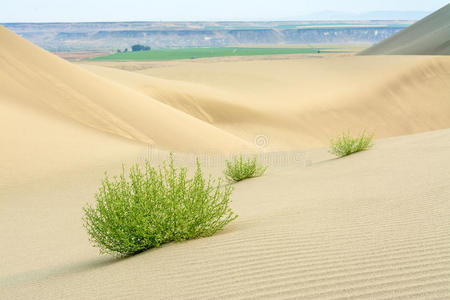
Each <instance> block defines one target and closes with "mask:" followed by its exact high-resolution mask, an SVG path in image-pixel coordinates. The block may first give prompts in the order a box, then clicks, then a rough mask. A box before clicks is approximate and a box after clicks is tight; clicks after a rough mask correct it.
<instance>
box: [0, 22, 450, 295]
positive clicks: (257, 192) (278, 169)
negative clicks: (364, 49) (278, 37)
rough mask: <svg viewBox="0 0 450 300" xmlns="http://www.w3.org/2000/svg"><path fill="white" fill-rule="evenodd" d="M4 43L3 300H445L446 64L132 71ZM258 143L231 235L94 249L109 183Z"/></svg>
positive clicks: (4, 36) (189, 66)
mask: <svg viewBox="0 0 450 300" xmlns="http://www.w3.org/2000/svg"><path fill="white" fill-rule="evenodd" d="M0 42H1V43H0V108H1V109H0V126H1V128H2V131H1V134H0V141H1V142H2V146H1V148H0V165H1V166H2V168H0V185H1V186H0V243H1V245H2V246H1V247H0V257H1V258H2V259H1V260H0V298H1V299H2V300H3V299H149V298H155V299H217V298H221V299H248V298H257V299H299V298H300V299H448V298H450V289H449V286H450V247H449V245H450V235H449V226H450V202H449V201H448V199H449V198H450V180H449V178H450V171H449V170H450V160H449V159H448V157H449V155H450V129H443V128H449V127H450V101H449V100H450V99H449V95H450V57H440V56H436V57H430V56H409V57H406V56H396V57H393V56H385V57H381V56H367V57H328V58H318V57H316V58H312V57H311V58H305V59H289V60H278V61H266V60H265V61H259V60H253V61H233V62H215V63H212V62H210V63H206V62H200V63H192V62H185V63H180V64H177V65H172V66H170V67H159V68H154V69H147V70H141V71H138V72H127V71H122V70H116V69H111V68H106V67H101V66H95V65H74V64H71V63H68V62H66V61H63V60H61V59H59V58H57V57H55V56H53V55H51V54H49V53H47V52H45V51H43V50H41V49H39V48H37V47H35V46H33V45H32V44H30V43H28V42H26V41H25V40H23V39H21V38H20V37H18V36H16V35H14V34H13V33H11V32H9V31H7V30H6V29H4V28H3V27H0ZM362 128H367V129H369V130H375V131H376V136H377V137H378V138H381V137H392V136H395V137H392V138H389V139H384V140H377V142H376V146H375V147H374V149H372V150H370V151H365V152H362V153H358V154H355V155H352V156H349V157H346V158H342V159H334V158H333V157H331V155H330V154H329V153H328V152H327V148H324V147H321V148H311V147H315V146H323V145H325V144H327V143H328V140H329V138H330V137H332V136H334V135H335V134H337V133H339V132H341V131H342V130H345V129H350V130H352V131H359V130H360V129H362ZM436 129H440V130H436ZM430 130H436V131H430ZM425 131H427V132H425ZM417 132H425V133H420V134H415V135H406V134H412V133H417ZM256 136H262V137H264V138H265V139H266V140H264V141H263V145H261V146H263V147H262V148H264V150H269V151H264V152H263V151H261V152H259V155H261V160H264V161H265V162H266V163H267V164H268V165H269V169H268V173H267V175H265V176H263V177H260V178H255V179H251V180H246V181H243V182H240V183H238V184H236V185H235V191H234V192H233V195H232V200H233V203H232V206H233V209H234V210H235V211H236V212H237V214H239V218H238V219H237V220H236V221H234V222H233V223H231V224H230V225H229V226H227V227H226V228H225V230H223V231H222V232H220V233H218V234H216V235H214V236H213V237H210V238H204V239H197V240H192V241H188V242H183V243H171V244H168V245H164V246H163V247H162V248H159V249H152V250H150V251H147V252H144V253H142V254H139V255H136V256H134V257H131V258H127V259H122V260H116V259H113V258H110V257H107V256H98V253H97V249H94V248H92V247H91V245H90V244H89V242H88V237H87V234H86V232H85V230H84V228H83V227H82V221H81V218H82V207H83V206H84V205H85V203H86V202H90V201H92V200H93V195H94V193H95V191H96V190H97V188H98V187H99V185H100V182H101V179H102V177H103V176H104V172H105V171H108V172H109V173H110V174H113V175H114V174H118V173H119V172H120V171H121V169H122V163H124V164H125V165H126V166H129V165H130V163H132V162H135V161H141V159H142V158H150V159H151V161H152V162H153V163H155V164H156V163H158V162H160V161H161V160H162V159H165V158H167V154H168V153H167V151H165V150H161V149H172V150H177V151H178V153H177V155H176V158H177V162H178V163H179V164H182V165H184V166H188V167H193V166H194V157H195V156H194V155H193V153H192V152H196V151H198V152H202V153H204V152H215V154H208V155H206V154H203V155H202V156H201V160H203V161H204V164H203V166H204V168H205V172H206V173H212V174H214V175H220V174H221V171H222V170H223V168H224V158H226V157H225V156H222V155H223V153H225V152H238V151H239V152H240V151H244V150H255V149H258V148H257V147H256V146H255V145H253V143H254V139H255V137H256ZM301 148H308V149H309V150H299V149H301ZM270 150H283V151H280V152H270ZM180 151H181V152H182V151H185V152H186V153H184V154H183V153H180ZM217 152H221V153H222V154H220V153H217Z"/></svg>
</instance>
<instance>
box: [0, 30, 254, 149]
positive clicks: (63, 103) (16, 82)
mask: <svg viewBox="0 0 450 300" xmlns="http://www.w3.org/2000/svg"><path fill="white" fill-rule="evenodd" d="M0 41H1V47H0V63H1V69H0V70H1V71H0V82H1V86H0V98H1V99H2V100H3V101H13V102H15V103H22V104H23V105H25V106H28V107H34V108H35V109H38V110H39V111H41V112H45V113H47V114H48V115H53V116H54V117H56V118H59V119H64V118H66V119H71V120H75V121H77V122H78V123H80V124H83V125H87V126H89V127H91V128H95V129H96V130H100V131H103V132H108V133H112V134H115V135H118V136H122V137H125V138H128V139H132V140H135V141H140V142H143V143H147V144H152V145H158V146H159V147H161V148H166V149H173V150H175V149H176V150H185V151H186V150H190V151H215V152H220V151H231V150H235V149H236V148H240V149H250V148H251V144H250V143H247V142H245V141H243V140H241V139H239V138H237V137H234V136H233V135H231V134H230V133H228V132H224V131H222V130H220V129H217V128H215V127H214V126H211V125H210V124H206V123H205V122H202V121H200V120H198V119H196V118H193V117H192V116H190V115H187V114H185V113H181V112H180V111H178V110H176V109H174V108H172V107H170V106H168V105H165V104H162V103H161V102H159V101H155V100H154V99H152V98H150V97H147V96H145V95H142V94H140V93H138V92H136V91H133V90H131V89H128V88H126V87H124V86H122V85H119V84H116V83H114V82H111V81H109V80H107V79H104V78H101V77H99V76H96V75H95V74H92V73H90V72H87V71H85V70H83V69H81V68H79V67H77V66H74V65H73V64H70V63H68V62H66V61H64V60H62V59H60V58H58V57H56V56H54V55H52V54H50V53H48V52H46V51H44V50H42V49H40V48H38V47H36V46H34V45H32V44H31V43H29V42H27V41H25V40H24V39H22V38H20V37H18V36H17V35H15V34H14V33H12V32H10V31H9V30H7V29H5V28H4V27H0ZM188 128H189V130H188ZM183 140H184V141H185V142H183Z"/></svg>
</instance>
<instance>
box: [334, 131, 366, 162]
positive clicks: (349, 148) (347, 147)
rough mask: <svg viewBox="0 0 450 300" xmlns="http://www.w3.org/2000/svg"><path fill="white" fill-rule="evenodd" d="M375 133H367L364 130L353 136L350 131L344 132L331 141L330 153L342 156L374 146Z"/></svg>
mask: <svg viewBox="0 0 450 300" xmlns="http://www.w3.org/2000/svg"><path fill="white" fill-rule="evenodd" d="M373 136H374V134H373V133H371V134H367V133H366V131H365V130H363V131H362V132H361V133H360V134H359V135H358V136H357V137H352V136H351V135H350V133H349V132H346V133H345V132H344V133H342V135H340V136H338V137H337V138H336V139H332V140H331V142H330V151H329V152H330V153H331V154H334V155H336V156H339V157H342V156H347V155H349V154H352V153H355V152H359V151H364V150H368V149H370V148H372V146H373V143H372V139H373Z"/></svg>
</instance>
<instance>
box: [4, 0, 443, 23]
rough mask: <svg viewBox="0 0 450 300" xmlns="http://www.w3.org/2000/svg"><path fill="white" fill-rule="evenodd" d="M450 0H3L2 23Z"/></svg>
mask: <svg viewBox="0 0 450 300" xmlns="http://www.w3.org/2000/svg"><path fill="white" fill-rule="evenodd" d="M447 3H448V0H443V1H441V0H276V1H275V0H158V1H154V0H69V1H67V0H3V3H2V5H1V9H0V23H6V22H84V21H212V20H216V21H221V20H224V21H225V20H226V21H228V20H232V21H234V20H285V19H296V18H300V17H301V16H304V15H311V14H313V13H315V12H321V11H326V10H330V11H342V12H347V13H363V12H367V11H380V10H383V11H384V10H389V11H429V12H431V11H434V10H437V9H439V8H440V7H442V6H444V5H446V4H447Z"/></svg>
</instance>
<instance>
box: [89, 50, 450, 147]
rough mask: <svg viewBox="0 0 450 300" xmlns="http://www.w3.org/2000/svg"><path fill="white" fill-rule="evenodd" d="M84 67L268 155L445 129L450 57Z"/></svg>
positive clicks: (449, 105)
mask: <svg viewBox="0 0 450 300" xmlns="http://www.w3.org/2000/svg"><path fill="white" fill-rule="evenodd" d="M124 64H126V63H124ZM83 67H84V68H86V69H88V70H89V71H91V72H93V73H96V74H98V75H100V76H102V77H106V78H108V79H111V80H113V81H115V82H117V83H120V84H123V85H126V86H128V87H130V88H132V89H134V90H138V91H139V92H140V93H143V94H146V95H148V96H150V97H152V98H154V99H157V100H159V101H161V102H163V103H166V104H168V105H171V106H172V107H174V108H176V109H178V110H181V111H183V112H185V113H187V114H190V115H192V116H195V117H196V118H199V119H201V120H203V121H205V122H209V123H211V124H213V125H215V126H217V127H219V128H221V129H223V130H226V131H228V132H231V133H232V134H234V135H236V136H239V137H241V138H243V139H245V140H247V141H249V142H251V141H253V140H254V139H255V137H256V136H259V135H264V136H266V137H267V139H268V141H269V145H268V146H267V149H272V150H279V149H298V148H304V147H311V146H323V145H326V144H328V142H329V140H330V138H331V137H333V136H335V135H336V134H338V133H339V132H341V131H343V130H347V129H350V130H352V131H359V130H361V129H362V128H367V129H369V130H373V131H376V136H377V137H379V138H381V137H390V136H397V135H404V134H412V133H418V132H424V131H428V130H436V129H441V128H448V127H450V114H449V112H450V102H449V101H448V95H449V94H450V57H429V56H426V57H420V56H410V57H407V56H403V57H330V58H323V59H300V60H287V61H243V62H222V63H220V62H219V63H189V62H186V63H184V64H180V65H175V66H170V67H160V68H152V69H147V70H143V71H138V72H137V73H138V74H133V73H131V72H126V71H121V70H115V69H110V68H105V67H99V66H92V65H83ZM142 75H149V76H147V77H146V76H142Z"/></svg>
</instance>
